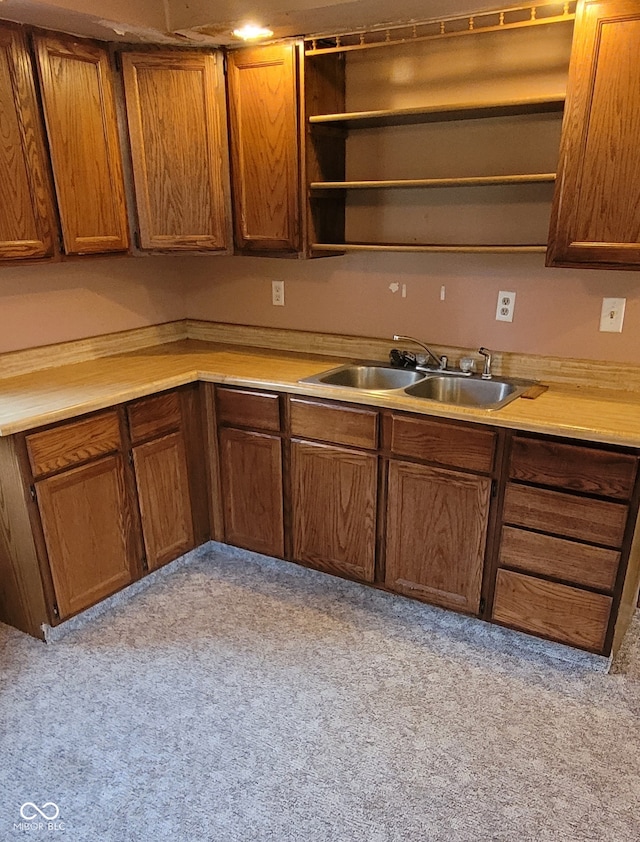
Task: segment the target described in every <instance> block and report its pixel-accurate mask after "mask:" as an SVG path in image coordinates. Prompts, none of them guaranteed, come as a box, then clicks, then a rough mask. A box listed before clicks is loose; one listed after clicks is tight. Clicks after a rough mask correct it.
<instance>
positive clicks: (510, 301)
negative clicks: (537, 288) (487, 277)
mask: <svg viewBox="0 0 640 842" xmlns="http://www.w3.org/2000/svg"><path fill="white" fill-rule="evenodd" d="M515 306H516V294H515V292H503V291H502V290H501V291H500V292H499V293H498V306H497V307H496V321H497V322H512V321H513V310H514V308H515Z"/></svg>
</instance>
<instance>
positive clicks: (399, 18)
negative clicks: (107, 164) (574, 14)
mask: <svg viewBox="0 0 640 842" xmlns="http://www.w3.org/2000/svg"><path fill="white" fill-rule="evenodd" d="M538 2H539V0H538ZM96 5H98V6H99V7H100V11H99V14H96V12H95V11H94V10H95V6H96ZM510 5H525V4H524V3H517V2H513V0H512V2H509V0H507V2H505V3H504V4H501V3H500V2H499V0H350V2H346V3H345V2H342V0H325V2H324V3H323V4H322V5H319V4H318V0H295V2H293V0H133V2H132V0H101V2H100V3H99V4H96V3H87V2H86V0H0V19H4V20H13V21H18V22H20V23H26V24H31V25H35V26H42V27H45V28H47V29H54V30H60V31H63V32H71V33H73V34H75V35H83V36H88V37H91V38H98V39H101V40H108V41H128V42H145V41H146V42H160V43H194V44H198V43H199V44H230V43H238V41H237V39H235V38H234V37H233V36H232V35H231V30H232V29H233V28H235V27H236V26H238V25H239V24H242V23H246V22H253V23H259V24H262V25H264V26H268V27H269V28H270V29H272V30H273V32H274V38H285V37H291V36H296V35H315V34H323V33H327V34H335V33H339V32H352V31H358V30H361V29H371V28H376V27H378V26H384V25H389V24H392V23H405V22H408V21H409V22H410V21H423V20H431V19H433V18H439V17H453V16H456V15H466V14H471V13H474V12H481V11H487V10H491V9H498V8H507V7H509V6H510ZM530 5H536V0H533V2H532V3H531V4H530ZM558 6H559V8H561V7H562V3H559V4H558ZM87 7H89V8H87ZM91 7H93V9H94V10H91Z"/></svg>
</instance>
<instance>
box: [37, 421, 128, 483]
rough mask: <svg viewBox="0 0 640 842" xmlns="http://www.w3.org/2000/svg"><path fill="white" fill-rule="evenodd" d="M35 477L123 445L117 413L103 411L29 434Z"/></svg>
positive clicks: (93, 457) (85, 460) (113, 450)
mask: <svg viewBox="0 0 640 842" xmlns="http://www.w3.org/2000/svg"><path fill="white" fill-rule="evenodd" d="M26 442H27V451H28V453H29V461H30V463H31V470H32V471H33V476H34V477H39V476H42V475H43V474H50V473H53V472H54V471H61V470H63V469H64V468H68V467H70V466H71V465H77V464H79V463H80V462H88V461H89V460H90V459H95V458H96V457H98V456H103V455H105V454H106V453H115V452H116V451H117V450H119V449H120V424H119V422H118V413H117V412H116V411H115V410H114V411H110V412H103V413H101V414H100V415H94V416H92V417H91V418H86V419H85V420H83V421H74V422H73V423H71V424H64V425H62V426H61V427H55V428H54V429H53V430H44V431H43V432H41V433H33V434H32V435H30V436H27V437H26Z"/></svg>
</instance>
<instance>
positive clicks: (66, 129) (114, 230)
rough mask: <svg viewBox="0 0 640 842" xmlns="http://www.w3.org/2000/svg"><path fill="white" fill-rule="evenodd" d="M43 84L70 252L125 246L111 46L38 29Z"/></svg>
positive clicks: (37, 48)
mask: <svg viewBox="0 0 640 842" xmlns="http://www.w3.org/2000/svg"><path fill="white" fill-rule="evenodd" d="M34 46H35V51H36V59H37V65H38V71H39V77H40V92H41V96H42V104H43V108H44V115H45V121H46V127H47V136H48V140H49V149H50V154H51V163H52V166H53V177H54V182H55V190H56V195H57V200H58V208H59V211H60V221H61V225H62V236H63V243H64V250H65V252H66V253H67V254H93V253H101V252H113V251H116V252H117V251H126V250H127V249H128V247H129V234H128V219H127V209H126V203H125V190H124V181H123V174H122V163H121V153H120V142H119V139H118V127H117V120H116V109H115V100H114V92H113V82H112V72H111V66H110V63H109V56H108V53H107V50H106V48H105V47H104V46H103V45H101V44H99V43H97V42H93V41H84V40H81V39H77V38H73V37H71V36H65V35H54V34H46V35H45V34H41V35H35V36H34Z"/></svg>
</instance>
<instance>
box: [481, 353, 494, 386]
mask: <svg viewBox="0 0 640 842" xmlns="http://www.w3.org/2000/svg"><path fill="white" fill-rule="evenodd" d="M478 353H479V354H482V356H483V357H484V368H483V369H482V379H483V380H491V378H492V377H493V375H492V374H491V351H489V350H488V349H487V348H478Z"/></svg>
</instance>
